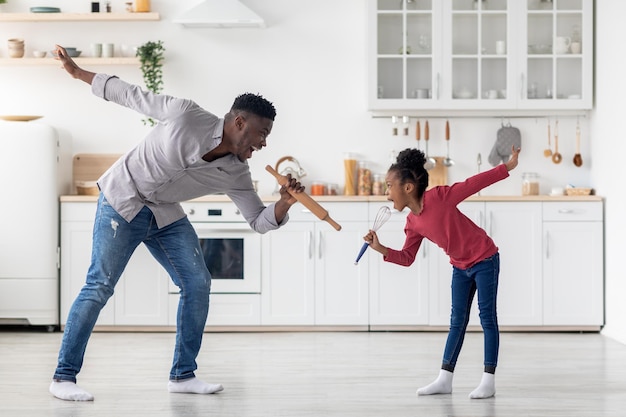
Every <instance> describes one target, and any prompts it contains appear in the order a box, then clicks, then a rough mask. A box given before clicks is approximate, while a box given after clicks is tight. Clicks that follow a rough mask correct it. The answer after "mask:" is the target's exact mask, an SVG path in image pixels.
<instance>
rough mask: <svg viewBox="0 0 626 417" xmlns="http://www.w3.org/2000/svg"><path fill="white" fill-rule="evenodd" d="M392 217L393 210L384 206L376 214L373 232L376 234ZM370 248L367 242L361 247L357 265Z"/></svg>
mask: <svg viewBox="0 0 626 417" xmlns="http://www.w3.org/2000/svg"><path fill="white" fill-rule="evenodd" d="M390 217H391V209H390V208H389V207H387V206H382V207H381V208H379V209H378V213H376V218H375V219H374V226H372V230H373V231H374V232H376V231H378V229H380V227H381V226H382V225H383V224H385V223H386V222H387V220H389V218H390ZM368 246H369V243H367V242H365V243H364V244H363V246H361V250H360V251H359V254H358V255H357V257H356V261H354V264H355V265H358V264H359V260H360V259H361V257H362V256H363V254H364V253H365V251H366V250H367V247H368Z"/></svg>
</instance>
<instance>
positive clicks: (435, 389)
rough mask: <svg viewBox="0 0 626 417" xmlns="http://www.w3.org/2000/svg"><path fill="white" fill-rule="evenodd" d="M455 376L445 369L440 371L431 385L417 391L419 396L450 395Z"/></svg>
mask: <svg viewBox="0 0 626 417" xmlns="http://www.w3.org/2000/svg"><path fill="white" fill-rule="evenodd" d="M453 375H454V374H453V373H452V372H450V371H446V370H444V369H440V370H439V376H438V377H437V379H435V381H434V382H432V383H431V384H429V385H426V386H425V387H422V388H420V389H418V390H417V395H433V394H450V393H451V392H452V376H453Z"/></svg>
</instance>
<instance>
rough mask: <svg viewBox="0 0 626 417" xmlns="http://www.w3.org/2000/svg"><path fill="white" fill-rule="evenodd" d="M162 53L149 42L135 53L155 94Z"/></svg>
mask: <svg viewBox="0 0 626 417" xmlns="http://www.w3.org/2000/svg"><path fill="white" fill-rule="evenodd" d="M0 1H2V0H0ZM163 52H165V48H164V47H163V42H162V41H156V42H152V41H149V42H146V43H144V44H143V45H141V46H139V47H138V48H137V53H136V56H137V57H138V58H139V62H140V63H141V73H142V74H143V81H144V83H145V84H146V88H147V89H148V90H149V91H152V92H153V93H155V94H159V93H160V92H161V91H163ZM142 121H143V123H144V124H149V125H150V126H154V125H155V124H156V122H155V121H154V120H153V119H152V118H150V117H148V118H147V119H143V120H142Z"/></svg>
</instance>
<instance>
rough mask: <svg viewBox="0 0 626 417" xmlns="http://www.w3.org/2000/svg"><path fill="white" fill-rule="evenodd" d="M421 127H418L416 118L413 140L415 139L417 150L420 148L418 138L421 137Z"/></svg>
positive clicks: (418, 122) (418, 123)
mask: <svg viewBox="0 0 626 417" xmlns="http://www.w3.org/2000/svg"><path fill="white" fill-rule="evenodd" d="M421 130H422V128H421V127H420V121H419V120H418V121H417V123H416V124H415V140H417V150H418V151H419V150H420V139H421V134H422V132H421Z"/></svg>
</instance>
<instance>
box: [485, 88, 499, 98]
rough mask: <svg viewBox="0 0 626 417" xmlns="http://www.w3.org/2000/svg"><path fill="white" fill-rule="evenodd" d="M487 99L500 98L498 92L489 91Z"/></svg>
mask: <svg viewBox="0 0 626 417" xmlns="http://www.w3.org/2000/svg"><path fill="white" fill-rule="evenodd" d="M487 98H488V99H490V100H494V99H496V98H498V90H489V91H487Z"/></svg>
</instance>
